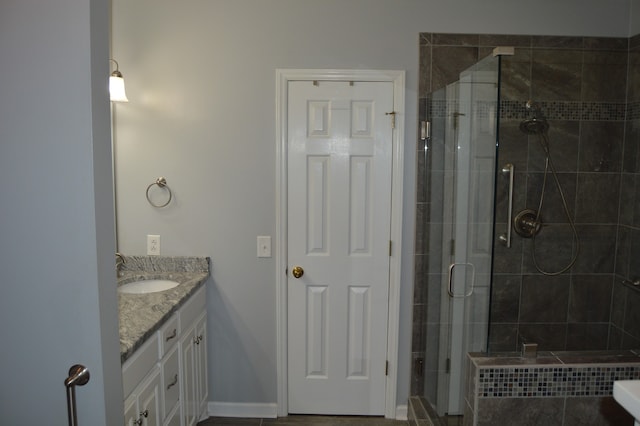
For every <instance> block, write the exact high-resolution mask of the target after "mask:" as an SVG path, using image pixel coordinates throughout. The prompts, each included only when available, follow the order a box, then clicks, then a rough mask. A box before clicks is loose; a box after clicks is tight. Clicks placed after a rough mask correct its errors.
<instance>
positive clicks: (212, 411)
mask: <svg viewBox="0 0 640 426" xmlns="http://www.w3.org/2000/svg"><path fill="white" fill-rule="evenodd" d="M207 410H208V412H209V413H208V414H209V415H210V416H214V417H246V418H267V419H275V418H276V417H278V404H276V403H270V404H269V403H246V402H209V403H207ZM407 419H408V407H407V405H398V406H397V407H396V420H407Z"/></svg>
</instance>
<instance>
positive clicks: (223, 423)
mask: <svg viewBox="0 0 640 426" xmlns="http://www.w3.org/2000/svg"><path fill="white" fill-rule="evenodd" d="M286 425H289V426H303V425H304V426H332V425H339V426H408V425H409V422H407V421H400V420H390V419H385V418H383V417H356V416H294V415H291V416H288V417H280V418H277V419H241V418H229V417H209V418H208V419H207V420H203V421H201V422H200V423H198V426H286Z"/></svg>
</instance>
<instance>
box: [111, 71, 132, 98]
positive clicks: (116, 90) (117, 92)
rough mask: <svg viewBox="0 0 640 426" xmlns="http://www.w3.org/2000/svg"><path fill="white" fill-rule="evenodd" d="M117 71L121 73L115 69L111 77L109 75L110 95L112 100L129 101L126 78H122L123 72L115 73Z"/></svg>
mask: <svg viewBox="0 0 640 426" xmlns="http://www.w3.org/2000/svg"><path fill="white" fill-rule="evenodd" d="M116 72H117V73H118V74H120V72H118V71H114V72H113V73H112V74H111V77H109V95H110V97H111V102H129V99H127V94H126V92H125V91H124V78H122V74H120V75H115V74H116Z"/></svg>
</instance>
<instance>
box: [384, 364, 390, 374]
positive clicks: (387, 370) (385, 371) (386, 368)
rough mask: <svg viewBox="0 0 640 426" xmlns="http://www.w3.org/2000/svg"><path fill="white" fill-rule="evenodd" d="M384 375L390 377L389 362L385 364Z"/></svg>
mask: <svg viewBox="0 0 640 426" xmlns="http://www.w3.org/2000/svg"><path fill="white" fill-rule="evenodd" d="M384 375H385V376H388V375H389V361H385V363H384Z"/></svg>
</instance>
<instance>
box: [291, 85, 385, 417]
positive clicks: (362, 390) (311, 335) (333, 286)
mask: <svg viewBox="0 0 640 426" xmlns="http://www.w3.org/2000/svg"><path fill="white" fill-rule="evenodd" d="M288 84H289V87H288V93H289V95H288V120H287V121H288V129H287V134H288V147H287V149H288V159H287V163H288V169H287V173H288V191H287V200H288V206H287V211H288V228H287V235H288V241H287V246H288V262H287V264H288V280H287V286H288V301H287V304H288V395H289V398H288V399H289V401H288V407H289V412H290V413H315V414H354V415H383V414H384V413H385V362H386V353H387V352H386V351H387V316H388V297H389V236H390V211H391V176H392V132H393V129H392V122H393V115H389V114H386V113H389V112H392V111H393V83H391V82H353V83H350V82H346V81H345V82H342V81H332V82H328V81H320V82H316V83H314V82H311V81H290V82H289V83H288ZM296 266H298V267H300V268H301V269H302V270H303V275H302V276H300V277H299V278H296V277H294V276H293V274H292V271H293V268H294V267H296Z"/></svg>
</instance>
